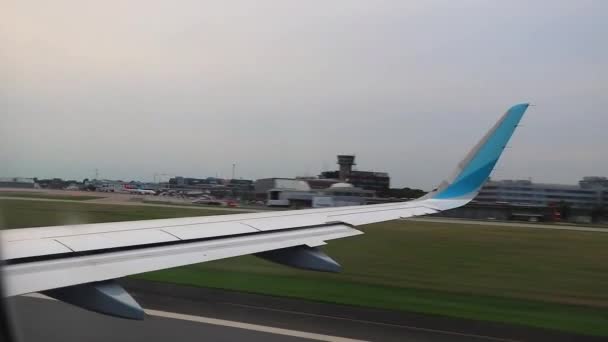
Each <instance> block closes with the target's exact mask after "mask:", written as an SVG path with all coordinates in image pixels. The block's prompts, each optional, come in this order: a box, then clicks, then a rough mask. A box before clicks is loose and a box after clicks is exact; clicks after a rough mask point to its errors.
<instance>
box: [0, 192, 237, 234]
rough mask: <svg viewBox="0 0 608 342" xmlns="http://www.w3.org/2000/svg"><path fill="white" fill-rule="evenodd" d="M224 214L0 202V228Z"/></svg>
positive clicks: (7, 200)
mask: <svg viewBox="0 0 608 342" xmlns="http://www.w3.org/2000/svg"><path fill="white" fill-rule="evenodd" d="M227 213H230V212H227V211H220V210H211V209H209V210H206V209H187V208H183V209H182V208H163V207H153V206H135V205H107V204H90V203H78V202H53V201H44V200H40V201H22V200H13V199H0V228H1V229H6V228H25V227H42V226H55V225H63V224H80V223H97V222H118V221H133V220H146V219H157V218H158V219H160V218H171V217H186V216H204V215H222V214H227Z"/></svg>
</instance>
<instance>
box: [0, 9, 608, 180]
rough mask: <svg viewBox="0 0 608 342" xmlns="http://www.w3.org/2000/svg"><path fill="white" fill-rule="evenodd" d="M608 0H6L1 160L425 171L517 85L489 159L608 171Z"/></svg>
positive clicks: (166, 167)
mask: <svg viewBox="0 0 608 342" xmlns="http://www.w3.org/2000/svg"><path fill="white" fill-rule="evenodd" d="M607 34H608V1H602V0H597V1H580V0H577V1H574V0H571V1H556V0H548V1H528V0H525V1H451V0H446V1H427V0H424V1H422V0H421V1H404V0H396V1H378V0H373V1H372V0H368V1H355V0H344V1H326V0H325V1H286V0H277V1H200V0H197V1H150V0H142V1H122V0H121V1H60V0H55V1H9V4H8V5H7V4H5V5H3V9H2V11H1V12H0V41H1V44H0V58H1V59H2V60H1V63H0V79H1V80H2V82H0V105H1V108H0V109H1V113H2V117H1V118H2V121H1V124H0V176H26V177H34V176H37V177H62V178H76V179H82V178H85V177H88V178H91V177H93V176H94V174H95V169H98V170H99V175H100V177H102V178H112V179H117V178H118V179H125V180H130V179H140V180H152V179H153V178H154V174H155V173H158V174H161V173H163V174H167V175H183V176H190V177H206V176H215V175H219V176H224V177H230V175H231V169H232V164H233V163H236V164H237V177H239V178H240V177H243V178H263V177H273V176H282V177H293V176H297V175H309V176H310V175H317V174H318V173H319V172H320V171H322V170H323V169H336V167H337V165H336V164H335V163H336V157H335V156H336V154H338V153H354V154H356V156H357V157H356V158H357V163H358V168H359V169H360V170H377V171H386V172H389V173H390V175H391V177H392V185H393V186H411V187H421V188H423V189H427V190H428V189H431V188H432V187H434V186H435V185H436V184H438V183H439V181H440V180H441V179H443V178H445V177H446V176H448V175H449V174H450V172H451V170H452V169H453V167H454V165H455V164H456V163H457V162H458V161H459V160H460V159H461V158H462V157H463V156H464V155H465V154H466V152H467V150H468V149H469V148H470V147H471V146H472V145H473V144H474V143H475V142H476V141H477V140H478V139H479V138H480V137H481V136H482V135H483V134H484V133H485V131H486V130H487V129H488V128H489V127H490V126H491V125H492V124H493V123H494V121H496V119H497V118H498V117H499V116H500V115H501V114H502V113H503V112H504V111H505V110H506V109H507V108H508V107H509V106H510V105H512V104H515V103H519V102H527V101H530V102H532V103H534V104H536V105H537V106H536V107H532V108H530V109H529V110H528V113H527V116H526V117H524V120H523V127H521V128H520V129H519V130H518V131H517V132H516V134H515V136H514V139H513V140H512V141H511V143H510V147H511V148H510V149H508V150H507V151H506V153H505V155H504V157H503V158H502V160H501V162H500V163H499V165H498V167H497V170H496V171H495V173H494V175H493V177H494V178H498V179H510V178H528V177H531V178H532V179H533V180H535V181H539V182H540V181H543V182H563V183H575V182H576V181H578V179H580V178H581V177H582V176H586V175H600V176H608V152H607V149H606V144H607V142H608V111H607V110H606V108H607V106H608V43H607V38H606V37H607Z"/></svg>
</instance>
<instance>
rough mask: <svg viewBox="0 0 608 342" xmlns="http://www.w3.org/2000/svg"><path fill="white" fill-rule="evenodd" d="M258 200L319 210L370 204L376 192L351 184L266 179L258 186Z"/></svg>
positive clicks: (310, 180)
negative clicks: (320, 208) (321, 208)
mask: <svg viewBox="0 0 608 342" xmlns="http://www.w3.org/2000/svg"><path fill="white" fill-rule="evenodd" d="M255 193H256V198H258V199H260V200H264V201H265V203H266V204H267V205H268V206H276V207H294V208H310V207H312V208H319V207H337V206H346V205H362V204H367V203H368V200H370V199H373V198H375V191H373V190H365V189H361V188H358V187H355V186H353V185H352V184H349V183H341V182H337V181H336V182H334V181H330V182H324V181H321V182H318V179H306V178H304V179H293V178H263V179H258V180H257V181H256V182H255Z"/></svg>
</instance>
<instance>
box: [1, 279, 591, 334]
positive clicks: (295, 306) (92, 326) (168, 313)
mask: <svg viewBox="0 0 608 342" xmlns="http://www.w3.org/2000/svg"><path fill="white" fill-rule="evenodd" d="M122 282H123V285H124V286H125V287H126V288H127V289H128V290H129V291H130V293H131V294H132V295H133V296H134V297H135V298H136V300H137V301H138V302H139V303H140V304H142V306H143V307H144V308H146V312H147V316H146V319H145V320H144V321H129V320H124V319H118V318H112V317H107V316H103V315H100V314H96V313H91V312H88V311H85V310H82V309H79V308H76V307H73V306H71V305H68V304H65V303H61V302H57V301H52V300H48V299H40V298H31V297H17V298H12V299H10V300H9V301H10V302H11V303H12V304H13V308H14V312H15V317H16V321H17V326H18V327H19V330H18V333H19V335H21V336H22V337H23V339H22V341H45V342H47V341H48V342H51V341H171V340H175V341H254V342H256V341H271V342H272V341H288V342H289V341H336V342H354V341H585V340H589V341H596V340H597V341H599V340H600V339H595V338H586V337H582V336H576V335H570V334H563V333H556V332H551V331H545V330H541V329H531V328H524V327H514V326H509V325H502V324H497V323H488V322H477V321H468V320H461V319H452V318H445V317H439V316H429V315H420V314H410V313H403V312H393V311H385V310H376V309H366V308H356V307H350V306H342V305H333V304H324V303H314V302H306V301H300V300H293V299H285V298H276V297H269V296H261V295H253V294H245V293H238V292H230V291H223V290H213V289H200V288H193V287H184V286H177V285H171V284H162V283H152V282H145V281H139V280H123V281H122Z"/></svg>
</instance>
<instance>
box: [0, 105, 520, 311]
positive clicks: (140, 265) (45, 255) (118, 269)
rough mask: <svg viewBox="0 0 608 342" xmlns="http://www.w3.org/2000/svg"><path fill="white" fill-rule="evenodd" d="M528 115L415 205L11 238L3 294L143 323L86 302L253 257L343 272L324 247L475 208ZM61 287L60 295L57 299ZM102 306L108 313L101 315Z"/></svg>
mask: <svg viewBox="0 0 608 342" xmlns="http://www.w3.org/2000/svg"><path fill="white" fill-rule="evenodd" d="M527 108H528V104H518V105H515V106H513V107H511V108H510V109H509V110H508V111H507V112H506V113H505V114H504V115H503V116H502V117H501V118H500V119H499V120H498V122H497V123H496V124H495V125H494V126H493V127H492V128H491V129H490V130H489V131H488V133H486V135H484V137H483V138H482V139H481V140H480V141H479V142H478V143H477V144H476V145H475V146H474V148H473V149H472V150H471V151H470V152H469V153H468V154H467V155H466V157H465V158H464V159H463V160H462V161H461V162H460V163H459V164H458V166H457V168H456V170H455V171H454V173H453V175H452V176H451V177H450V178H448V179H447V180H446V181H444V182H442V183H441V185H440V186H439V187H438V188H437V189H436V190H434V191H432V192H430V193H429V194H427V195H426V196H424V197H422V198H420V199H417V200H413V201H410V202H402V203H389V204H377V205H367V206H352V207H340V208H323V209H305V210H297V211H281V212H272V213H251V214H236V215H221V216H206V217H194V218H178V219H161V220H145V221H133V222H118V223H101V224H86V225H74V226H60V227H41V228H26V229H12V230H7V231H3V232H2V236H1V237H2V243H3V245H2V248H3V252H4V253H3V259H5V260H6V261H7V263H8V264H7V265H6V266H4V267H3V272H4V276H5V282H6V287H5V289H6V292H5V293H4V295H5V296H14V295H19V294H25V293H30V292H45V291H46V293H47V294H50V295H53V294H54V295H56V297H57V298H58V299H62V300H65V301H67V302H70V303H72V304H76V305H79V306H81V307H84V308H87V309H89V310H93V311H98V312H102V313H106V314H110V315H115V316H119V317H126V318H134V319H139V318H141V317H143V315H141V312H139V313H137V314H133V315H132V317H129V316H125V314H124V311H125V310H124V308H122V309H116V310H115V311H112V310H113V309H114V308H115V307H120V305H111V303H112V301H110V300H99V299H95V300H94V303H93V304H94V305H93V307H92V300H91V299H87V298H89V297H91V295H90V294H91V293H98V294H103V298H108V293H119V292H120V291H118V292H117V291H114V289H115V287H116V286H118V285H116V284H113V283H108V282H112V280H113V279H116V278H120V277H124V276H127V275H131V274H137V273H143V272H149V271H155V270H161V269H166V268H171V267H177V266H184V265H189V264H194V263H200V262H205V261H210V260H216V259H222V258H228V257H234V256H239V255H247V254H256V255H259V256H260V257H264V258H266V259H268V260H272V261H275V262H279V263H283V264H286V265H290V266H294V267H300V268H306V269H313V270H321V271H336V270H338V269H339V265H338V264H337V263H335V261H333V260H332V259H331V258H329V257H328V256H326V255H324V254H323V252H321V251H320V250H318V249H316V247H317V246H320V245H323V244H325V243H326V241H328V240H331V239H337V238H343V237H348V236H353V235H358V234H361V232H360V231H358V230H356V229H355V228H354V226H358V225H362V224H369V223H375V222H382V221H387V220H393V219H399V218H407V217H413V216H421V215H427V214H432V213H437V212H440V211H443V210H448V209H452V208H456V207H459V206H462V205H464V204H466V203H468V202H469V201H471V200H472V199H473V198H474V197H475V196H476V195H477V193H478V192H479V189H480V188H481V187H482V186H483V184H484V183H485V182H486V181H487V179H488V177H489V175H490V173H491V172H492V170H493V168H494V166H495V165H496V163H497V161H498V159H499V157H500V155H501V154H502V151H503V150H504V148H505V146H506V144H507V142H508V141H509V139H510V138H511V136H512V134H513V132H514V131H515V128H516V127H517V125H518V124H519V122H520V120H521V118H522V117H523V114H524V113H525V111H526V109H527ZM269 251H275V252H272V253H269ZM58 288H61V289H62V290H61V291H54V289H58ZM108 288H110V289H113V290H112V291H109V290H108ZM70 289H73V290H70ZM51 290H53V291H51ZM82 293H87V294H88V295H86V296H85V295H81V294H82ZM117 296H118V295H117ZM125 296H127V297H128V294H126V292H125V293H119V296H118V297H117V298H118V299H119V300H116V301H115V302H116V303H124V302H125V299H124V298H125ZM127 302H128V303H129V306H128V310H126V311H127V312H133V308H132V306H131V304H132V302H133V301H131V299H129V300H127ZM97 303H104V305H103V307H102V308H96V307H95V305H97ZM108 308H109V309H108ZM136 311H137V310H135V312H136Z"/></svg>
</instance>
